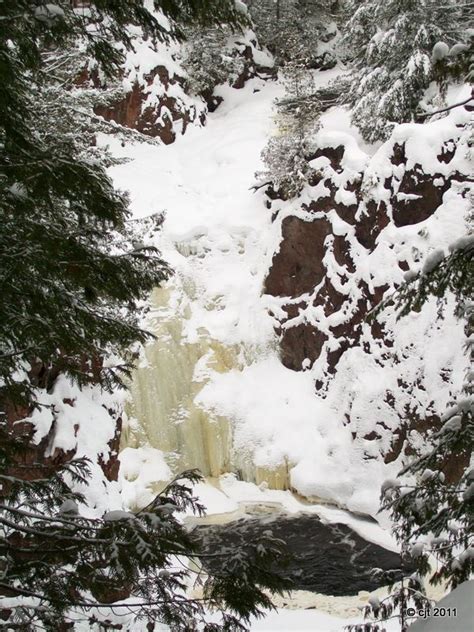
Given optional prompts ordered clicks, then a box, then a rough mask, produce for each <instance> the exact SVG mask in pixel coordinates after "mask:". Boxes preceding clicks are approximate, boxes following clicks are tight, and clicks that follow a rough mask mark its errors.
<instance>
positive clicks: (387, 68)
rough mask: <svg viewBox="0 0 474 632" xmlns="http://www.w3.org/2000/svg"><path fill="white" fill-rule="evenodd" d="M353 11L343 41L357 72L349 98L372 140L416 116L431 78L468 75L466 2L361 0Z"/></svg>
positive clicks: (468, 7) (468, 10)
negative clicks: (395, 125) (397, 124)
mask: <svg viewBox="0 0 474 632" xmlns="http://www.w3.org/2000/svg"><path fill="white" fill-rule="evenodd" d="M349 15H350V17H349V19H348V21H347V23H346V25H345V27H344V36H343V39H342V45H343V46H345V47H346V52H347V55H348V57H349V59H350V62H351V63H352V64H354V67H355V71H354V73H353V80H352V84H351V86H350V89H349V93H348V95H347V100H348V102H349V103H350V104H351V105H352V106H353V112H352V117H353V121H354V123H355V124H356V125H357V126H358V127H359V129H360V130H361V132H362V135H363V136H364V138H365V139H366V140H368V141H371V142H372V141H376V140H380V139H384V140H385V139H386V138H387V137H388V136H389V134H390V132H391V130H392V129H393V125H394V124H395V123H402V122H407V121H410V120H412V119H413V117H414V115H415V113H416V110H417V108H418V106H419V103H420V100H421V99H422V97H423V95H424V92H425V90H426V89H427V88H428V86H429V85H430V83H431V82H432V81H438V82H440V83H443V82H444V81H445V80H446V77H447V76H448V75H455V76H460V75H463V74H464V75H465V74H466V73H467V69H468V66H469V46H468V44H469V37H470V34H469V31H468V26H469V19H470V18H471V17H472V3H470V2H468V1H467V0H462V1H461V2H459V1H458V0H447V1H446V2H438V0H363V1H362V2H359V0H357V1H353V2H352V3H351V4H350V6H349Z"/></svg>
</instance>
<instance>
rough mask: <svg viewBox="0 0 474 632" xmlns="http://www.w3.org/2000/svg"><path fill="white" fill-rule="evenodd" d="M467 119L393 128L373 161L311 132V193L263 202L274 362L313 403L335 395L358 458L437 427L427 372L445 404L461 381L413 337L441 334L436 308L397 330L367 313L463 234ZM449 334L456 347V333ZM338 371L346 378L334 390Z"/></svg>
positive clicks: (349, 145)
mask: <svg viewBox="0 0 474 632" xmlns="http://www.w3.org/2000/svg"><path fill="white" fill-rule="evenodd" d="M468 116H469V113H468V112H467V111H466V110H461V111H458V112H456V113H455V114H453V115H452V116H451V117H448V118H447V119H443V120H440V121H437V122H435V123H432V124H428V125H425V126H421V125H403V126H400V127H399V128H398V129H397V130H396V132H395V133H394V136H393V137H392V138H391V139H390V140H389V141H388V142H387V143H385V144H384V145H383V146H382V147H381V148H380V150H379V151H378V152H377V153H376V154H375V155H374V156H373V157H372V158H369V157H368V156H366V155H364V154H363V153H362V152H361V151H360V150H359V149H358V147H357V146H356V144H355V141H354V139H353V138H351V137H349V136H347V135H345V134H339V133H337V134H336V133H332V134H331V133H324V132H321V133H320V134H319V138H318V146H319V147H320V148H319V149H318V150H317V151H316V152H315V153H314V155H313V156H311V157H310V159H309V160H310V165H311V167H312V168H313V176H312V181H311V182H310V186H308V187H307V189H306V190H305V191H304V192H303V193H302V196H301V198H300V199H299V200H298V201H296V202H293V203H284V202H282V201H281V200H278V199H277V200H273V201H271V202H270V203H269V205H270V206H271V208H272V210H273V212H274V214H275V215H274V216H275V221H276V222H278V223H279V224H280V225H281V242H280V245H279V250H278V251H277V252H275V254H274V256H273V260H272V264H271V267H270V270H269V272H268V275H267V278H266V281H265V292H266V294H268V295H271V296H273V297H276V299H277V300H276V302H274V303H273V305H275V306H276V307H272V313H273V316H274V318H275V329H276V331H277V333H278V335H279V340H280V349H281V360H282V362H283V364H284V365H285V366H286V367H288V368H290V369H292V370H295V371H304V370H311V371H312V373H313V374H314V377H315V388H316V390H317V391H318V394H319V395H321V396H323V397H326V395H327V394H329V396H330V394H331V391H334V389H335V388H339V389H340V392H339V396H340V411H341V417H342V418H343V420H344V423H345V424H349V425H350V427H351V428H352V436H353V439H354V441H358V442H359V444H360V445H361V446H362V449H363V450H364V452H365V453H366V456H367V457H368V458H371V457H373V456H374V442H375V444H376V445H377V446H378V447H377V448H376V449H375V452H376V451H377V450H378V449H380V451H381V452H382V454H383V456H384V458H385V461H386V462H390V461H393V460H395V459H397V458H398V457H399V455H400V454H401V453H402V452H405V453H406V452H408V453H409V452H410V451H413V450H414V449H416V447H417V445H419V441H418V442H417V437H418V436H419V435H420V433H421V434H426V433H427V432H429V430H430V428H433V427H436V424H437V422H438V418H437V416H436V411H438V412H439V411H440V410H443V408H441V409H440V408H437V406H436V404H435V400H437V399H438V398H437V395H436V393H435V392H434V390H436V389H437V388H438V386H435V384H439V381H440V380H439V379H433V374H434V372H436V371H438V373H439V375H440V376H441V384H442V385H443V388H444V391H445V395H446V397H449V392H450V389H454V390H455V389H456V387H457V386H459V384H457V383H456V381H457V380H458V378H459V375H458V376H457V377H456V376H455V373H456V370H455V366H454V365H455V360H454V358H453V357H452V356H450V355H449V354H448V355H444V356H443V354H440V355H438V356H436V353H434V350H433V353H431V354H429V355H426V354H425V352H424V351H423V350H422V347H421V346H420V341H419V338H418V337H419V336H420V335H422V336H427V337H428V340H429V337H430V336H431V337H433V336H438V335H441V329H440V328H442V324H441V323H440V322H438V323H436V315H435V313H434V306H431V308H429V309H428V310H427V311H430V310H431V314H432V318H431V317H428V316H427V314H420V315H419V316H418V317H417V315H411V316H410V317H409V318H408V319H402V321H400V322H398V323H397V320H396V318H395V315H394V314H393V313H390V310H388V312H387V313H383V314H382V315H381V317H380V318H378V319H377V320H371V319H368V318H367V317H368V314H369V312H370V311H371V310H373V308H374V307H375V306H377V305H378V304H379V303H380V302H381V300H382V299H383V298H386V297H387V296H388V295H389V294H390V293H391V292H393V291H394V289H395V288H396V287H397V286H398V285H399V284H400V283H401V282H402V281H403V279H404V275H405V274H410V273H411V272H417V271H418V270H419V269H420V267H421V266H422V263H423V261H424V260H425V258H426V256H427V255H428V253H430V252H431V251H432V250H433V249H435V248H442V249H443V248H445V249H446V247H447V245H448V244H449V242H450V240H452V239H454V238H456V237H457V236H459V235H460V234H463V231H464V230H465V227H464V218H465V216H466V213H467V212H468V208H469V195H468V193H469V191H470V190H471V189H470V185H469V175H468V174H469V165H468V163H467V160H466V155H467V153H468V151H469V150H468V135H469V133H468V130H467V120H468ZM272 197H274V196H273V195H272ZM451 310H452V306H451ZM448 311H449V309H448ZM448 320H449V319H448ZM452 326H453V327H455V323H454V322H453V323H452ZM411 328H413V330H412V331H411ZM452 335H453V345H456V344H458V338H459V332H458V334H454V333H452ZM427 344H429V343H427ZM458 352H459V353H460V355H461V356H462V351H461V349H460V348H459V347H458ZM417 354H420V355H421V357H420V355H418V356H417ZM369 357H371V358H372V360H373V362H375V365H374V371H373V372H372V379H374V380H375V383H374V384H373V385H370V386H369V385H366V387H364V388H363V389H362V391H364V390H365V395H364V393H363V392H362V391H361V390H359V392H358V393H356V392H355V391H356V390H357V388H358V387H357V379H358V375H359V371H363V370H364V369H363V366H364V365H366V364H367V361H368V359H369ZM428 363H431V366H428ZM414 367H416V369H414ZM413 369H414V370H413ZM338 373H339V374H340V375H339V376H338ZM344 373H345V374H347V376H348V377H349V381H347V380H346V382H345V383H344V386H341V384H342V383H343V382H344V377H343V374H344ZM356 376H357V377H356ZM369 379H370V378H369ZM377 382H378V384H377ZM341 389H342V390H341ZM368 391H372V395H371V396H370V398H367V392H368ZM361 400H363V401H361ZM438 401H439V400H438ZM397 418H398V419H399V420H400V421H401V423H397V422H396V419H397ZM369 419H370V420H371V421H370V422H369V421H368V420H369ZM387 431H388V432H387ZM384 437H385V438H384ZM370 444H372V445H370ZM454 469H455V468H454ZM452 475H453V476H455V475H456V472H455V471H453V472H452Z"/></svg>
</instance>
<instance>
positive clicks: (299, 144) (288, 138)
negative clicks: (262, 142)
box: [256, 62, 320, 199]
mask: <svg viewBox="0 0 474 632" xmlns="http://www.w3.org/2000/svg"><path fill="white" fill-rule="evenodd" d="M282 76H283V83H284V85H285V96H284V98H283V99H281V100H280V101H277V103H276V105H277V125H278V131H277V134H276V135H275V136H274V137H272V138H271V139H270V141H269V142H268V144H267V146H266V147H265V149H264V150H263V152H262V159H263V162H264V165H265V169H264V170H263V171H262V172H259V173H257V174H256V177H257V178H258V179H259V180H262V181H266V182H271V184H272V187H273V189H274V190H275V191H279V194H280V195H281V196H282V197H283V199H290V198H293V197H296V196H297V195H298V194H299V193H300V192H301V190H302V189H303V187H304V185H305V184H306V183H307V182H308V180H309V179H310V177H311V173H312V170H311V168H310V166H309V163H308V156H309V154H310V153H311V149H312V136H313V134H314V133H315V132H316V130H317V129H318V116H319V113H320V104H319V101H318V99H317V97H316V95H315V87H314V81H313V77H312V74H311V72H310V71H308V70H307V69H306V68H305V67H304V66H303V65H300V64H298V63H296V62H291V63H288V64H286V65H285V66H284V68H283V70H282Z"/></svg>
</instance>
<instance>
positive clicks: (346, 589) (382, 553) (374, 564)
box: [193, 514, 412, 596]
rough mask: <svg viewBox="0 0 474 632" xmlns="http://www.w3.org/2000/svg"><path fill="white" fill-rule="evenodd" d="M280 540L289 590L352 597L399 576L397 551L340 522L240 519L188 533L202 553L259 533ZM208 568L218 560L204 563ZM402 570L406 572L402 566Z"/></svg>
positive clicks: (251, 538)
mask: <svg viewBox="0 0 474 632" xmlns="http://www.w3.org/2000/svg"><path fill="white" fill-rule="evenodd" d="M268 531H271V532H272V534H273V536H274V537H276V538H279V539H281V540H283V541H284V542H285V543H286V545H287V548H288V553H289V555H290V561H289V565H288V566H287V567H285V569H284V575H285V576H286V577H289V578H290V579H291V580H292V582H293V584H294V587H293V589H294V590H309V591H312V592H317V593H322V594H325V595H334V596H348V595H355V594H357V593H358V592H359V591H360V590H367V591H372V590H375V589H376V588H378V587H380V586H383V585H385V584H387V583H388V582H389V581H390V580H391V581H393V580H398V579H401V577H402V561H401V558H400V555H398V553H394V552H393V551H389V550H387V549H385V548H383V547H381V546H379V545H377V544H373V543H371V542H367V541H366V540H364V539H363V538H362V537H361V536H359V535H358V534H357V533H356V532H355V531H353V530H352V529H351V528H350V527H348V526H347V525H344V524H324V523H323V522H322V521H321V520H320V519H319V518H318V517H317V516H314V515H308V514H306V515H304V514H303V515H298V516H295V517H287V516H278V517H271V518H270V517H264V518H243V519H240V520H236V521H234V522H229V523H227V524H224V525H199V526H197V527H195V529H194V530H193V535H194V536H195V537H196V539H197V540H198V541H199V543H200V545H201V547H202V548H203V549H204V552H206V553H214V552H216V551H219V550H221V549H222V548H226V547H229V546H239V547H243V548H245V545H246V544H248V543H250V542H253V543H255V542H256V541H257V542H258V540H259V539H261V538H262V535H263V534H264V532H268ZM207 563H209V566H210V567H211V568H212V566H213V565H216V566H217V564H218V562H217V563H216V562H212V561H210V562H206V564H207ZM404 568H405V572H406V571H407V570H412V568H411V565H410V566H409V567H407V566H406V565H405V567H404Z"/></svg>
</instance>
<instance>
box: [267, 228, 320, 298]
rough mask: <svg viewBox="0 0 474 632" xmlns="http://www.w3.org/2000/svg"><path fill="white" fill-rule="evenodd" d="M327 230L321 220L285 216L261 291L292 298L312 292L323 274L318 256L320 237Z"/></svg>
mask: <svg viewBox="0 0 474 632" xmlns="http://www.w3.org/2000/svg"><path fill="white" fill-rule="evenodd" d="M330 232H331V225H330V223H329V222H328V221H326V220H325V219H316V220H313V221H311V222H309V221H305V220H302V219H300V218H299V217H295V216H291V217H286V218H285V219H284V220H283V222H282V241H281V244H280V251H279V252H278V253H277V254H276V255H275V256H274V258H273V262H272V267H271V269H270V272H269V274H268V276H267V278H266V280H265V293H266V294H271V295H273V296H288V297H293V298H294V297H297V296H300V295H301V294H305V293H308V292H312V291H313V290H314V288H315V286H316V285H317V284H318V283H320V282H321V281H322V279H323V278H324V276H325V273H326V268H325V267H324V264H323V261H322V258H323V255H324V240H325V239H326V237H327V236H328V235H329V234H330Z"/></svg>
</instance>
